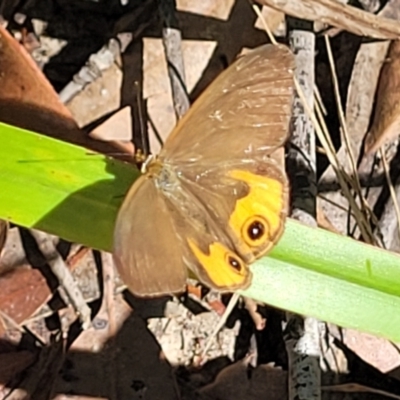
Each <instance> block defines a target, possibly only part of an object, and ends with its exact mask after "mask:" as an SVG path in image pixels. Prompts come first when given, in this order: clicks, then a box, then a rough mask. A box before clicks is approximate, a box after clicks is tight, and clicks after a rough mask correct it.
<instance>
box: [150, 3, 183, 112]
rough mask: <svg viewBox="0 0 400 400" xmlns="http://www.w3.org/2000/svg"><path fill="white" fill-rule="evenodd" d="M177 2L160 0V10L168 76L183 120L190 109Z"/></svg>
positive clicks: (174, 100)
mask: <svg viewBox="0 0 400 400" xmlns="http://www.w3.org/2000/svg"><path fill="white" fill-rule="evenodd" d="M175 8H176V4H175V0H158V10H159V12H160V15H161V19H162V20H163V23H164V27H163V30H162V40H163V45H164V51H165V58H166V60H167V64H168V76H169V80H170V84H171V89H172V99H173V103H174V108H175V114H176V117H177V118H178V119H180V118H182V117H183V115H184V114H185V113H186V111H187V110H188V109H189V106H190V103H189V96H188V94H187V89H186V79H185V69H184V63H183V56H182V46H181V45H182V35H181V31H180V30H179V29H178V28H177V27H178V21H177V19H176V16H175Z"/></svg>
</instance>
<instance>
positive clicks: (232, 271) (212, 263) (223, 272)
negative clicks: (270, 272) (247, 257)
mask: <svg viewBox="0 0 400 400" xmlns="http://www.w3.org/2000/svg"><path fill="white" fill-rule="evenodd" d="M187 241H188V244H189V247H190V249H191V250H192V252H193V254H194V256H195V257H196V259H197V261H198V262H199V263H200V264H201V266H202V267H203V269H204V270H205V271H206V272H207V275H208V276H209V278H210V280H211V282H213V283H214V285H216V286H217V287H222V288H223V287H226V288H229V287H236V286H241V285H245V284H246V283H247V280H248V277H249V271H248V270H247V268H246V265H245V264H244V262H243V261H242V260H241V259H240V258H239V257H238V256H237V255H236V254H235V253H233V252H232V251H230V250H229V249H227V248H226V247H225V246H224V245H223V244H221V243H218V242H215V243H212V244H211V245H210V246H209V254H206V253H204V252H203V251H202V250H201V249H200V248H199V247H198V246H197V244H196V243H195V242H194V241H193V240H190V239H188V240H187ZM230 259H233V260H234V261H235V262H236V263H237V267H236V268H234V267H233V266H232V265H231V264H230V262H229V261H230Z"/></svg>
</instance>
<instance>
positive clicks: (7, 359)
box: [0, 350, 36, 386]
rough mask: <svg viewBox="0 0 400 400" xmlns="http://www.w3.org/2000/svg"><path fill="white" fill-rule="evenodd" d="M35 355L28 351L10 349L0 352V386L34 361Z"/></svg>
mask: <svg viewBox="0 0 400 400" xmlns="http://www.w3.org/2000/svg"><path fill="white" fill-rule="evenodd" d="M35 358H36V355H35V354H34V353H32V352H30V351H26V350H22V351H11V352H7V353H1V354H0V386H1V384H6V383H7V382H8V381H9V380H10V379H11V378H13V377H14V376H15V375H17V374H19V373H20V372H22V371H24V370H25V369H26V368H27V367H29V366H30V365H31V364H32V363H33V362H34V361H35Z"/></svg>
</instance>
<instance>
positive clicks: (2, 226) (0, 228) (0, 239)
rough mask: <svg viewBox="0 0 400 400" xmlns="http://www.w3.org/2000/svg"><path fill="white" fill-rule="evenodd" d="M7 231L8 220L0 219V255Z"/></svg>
mask: <svg viewBox="0 0 400 400" xmlns="http://www.w3.org/2000/svg"><path fill="white" fill-rule="evenodd" d="M7 233H8V222H7V221H3V220H0V256H1V255H2V250H3V248H4V244H5V243H6V239H7Z"/></svg>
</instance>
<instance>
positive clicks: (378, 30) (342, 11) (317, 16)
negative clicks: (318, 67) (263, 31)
mask: <svg viewBox="0 0 400 400" xmlns="http://www.w3.org/2000/svg"><path fill="white" fill-rule="evenodd" d="M257 3H259V4H262V5H266V6H270V7H272V8H275V9H277V10H279V11H283V12H284V13H285V14H287V15H290V16H292V17H297V18H300V19H306V20H312V21H318V22H323V23H325V24H328V25H332V26H334V27H336V28H340V29H344V30H346V31H349V32H351V33H354V34H355V35H360V36H369V37H372V38H376V39H396V38H399V37H400V24H398V23H397V22H395V21H393V20H390V19H387V18H382V17H380V16H377V15H375V14H371V13H369V12H367V11H363V10H360V9H358V8H355V7H352V6H349V5H347V4H342V3H339V2H337V1H336V0H302V1H298V0H286V1H282V0H257Z"/></svg>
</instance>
